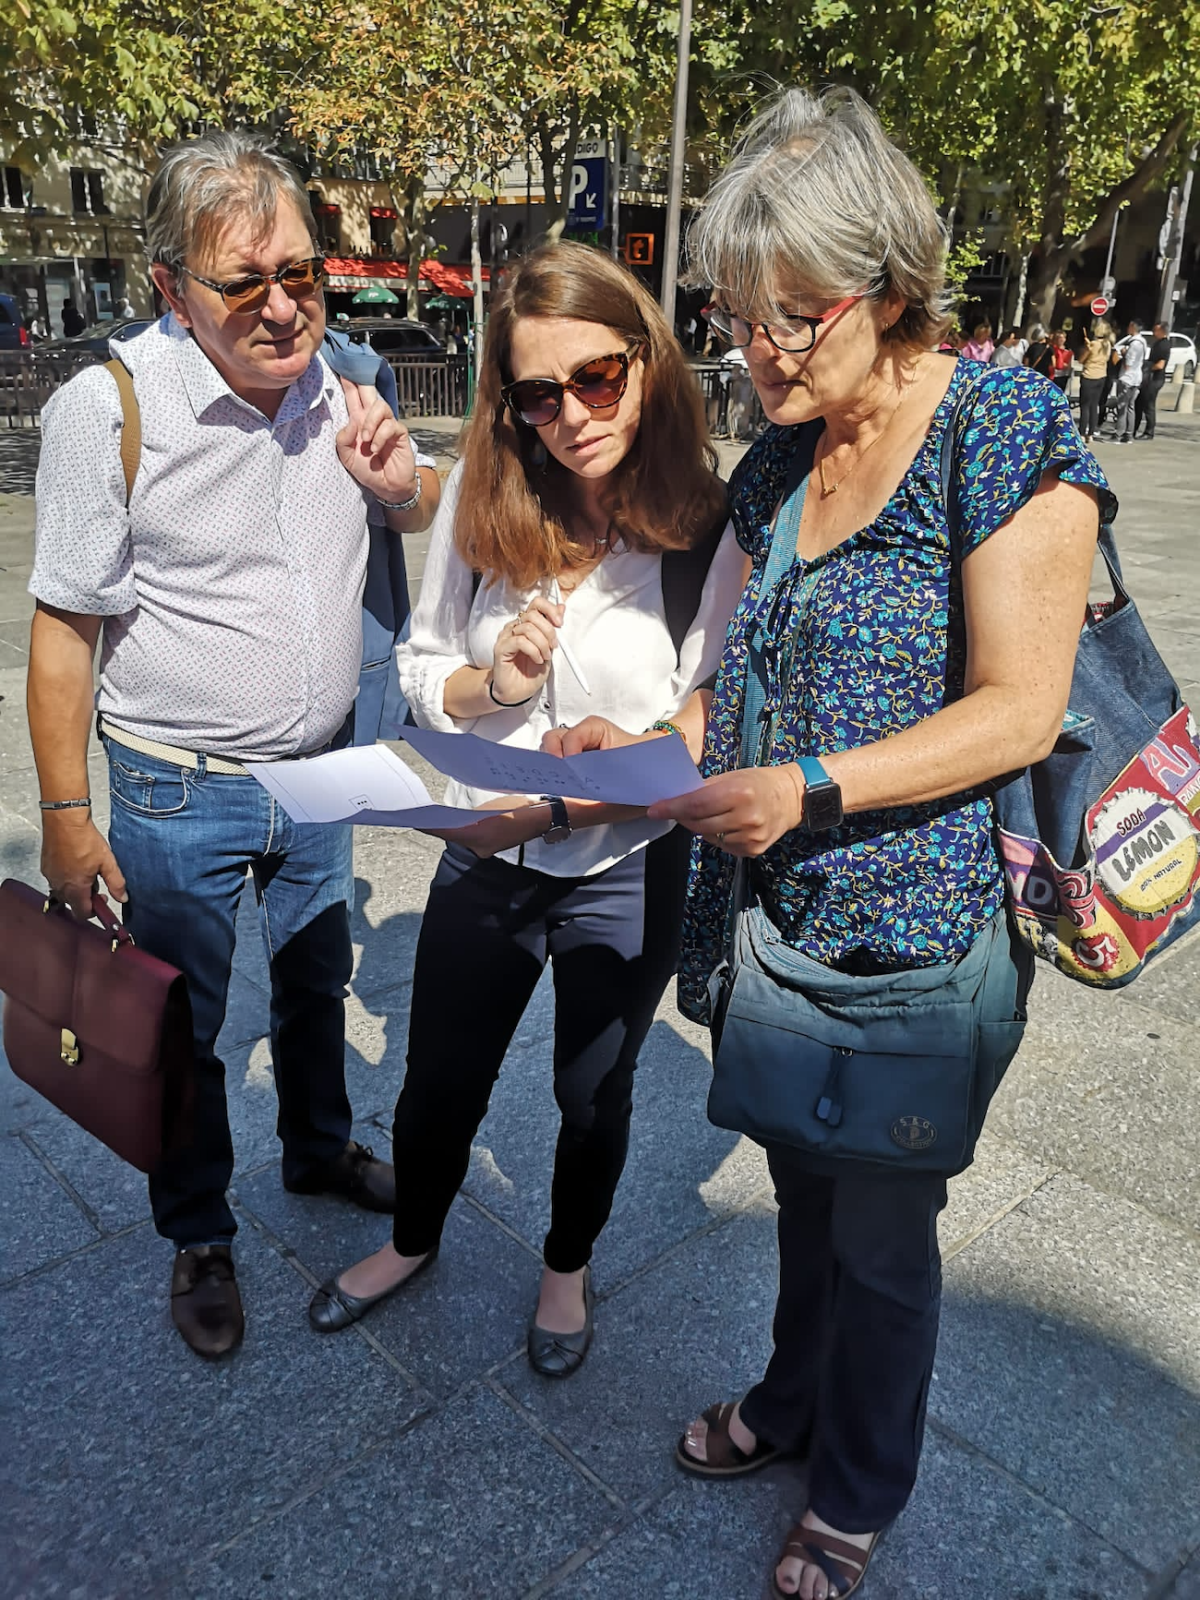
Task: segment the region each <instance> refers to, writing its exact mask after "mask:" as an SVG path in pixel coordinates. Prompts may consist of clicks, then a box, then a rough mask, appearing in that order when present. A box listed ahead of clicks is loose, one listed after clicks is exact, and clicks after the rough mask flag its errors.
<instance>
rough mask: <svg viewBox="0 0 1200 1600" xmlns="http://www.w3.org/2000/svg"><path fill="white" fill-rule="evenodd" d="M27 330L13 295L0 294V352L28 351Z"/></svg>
mask: <svg viewBox="0 0 1200 1600" xmlns="http://www.w3.org/2000/svg"><path fill="white" fill-rule="evenodd" d="M28 349H29V330H28V329H27V328H26V326H25V318H24V317H23V316H22V315H21V302H20V301H19V300H18V299H17V297H16V295H14V294H0V350H28Z"/></svg>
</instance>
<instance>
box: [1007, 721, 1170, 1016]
mask: <svg viewBox="0 0 1200 1600" xmlns="http://www.w3.org/2000/svg"><path fill="white" fill-rule="evenodd" d="M1198 819H1200V738H1198V736H1197V730H1196V724H1195V721H1194V719H1193V718H1192V715H1191V712H1190V711H1189V710H1188V708H1187V707H1186V706H1182V707H1181V708H1180V709H1179V710H1178V711H1177V712H1176V713H1175V715H1174V716H1173V717H1171V718H1170V719H1169V720H1168V721H1167V722H1165V723H1164V724H1163V726H1162V727H1161V728H1160V729H1159V731H1158V734H1157V735H1156V737H1155V738H1153V739H1151V741H1150V743H1149V744H1148V745H1146V746H1145V748H1144V749H1143V750H1142V751H1141V753H1140V754H1139V755H1138V756H1136V757H1135V758H1134V760H1133V761H1131V762H1130V763H1129V765H1128V766H1127V767H1126V768H1125V770H1124V772H1122V773H1121V775H1120V777H1119V778H1117V780H1116V781H1115V782H1114V783H1112V784H1110V785H1109V787H1108V788H1107V789H1106V790H1105V791H1104V793H1103V794H1102V795H1101V796H1100V798H1099V800H1097V801H1096V803H1095V804H1094V805H1092V806H1091V807H1090V808H1089V810H1088V813H1087V818H1086V822H1085V827H1084V834H1085V837H1084V840H1083V845H1084V856H1085V859H1084V860H1083V862H1082V863H1081V864H1080V865H1079V866H1075V867H1070V868H1064V867H1060V866H1059V864H1058V862H1057V861H1055V860H1054V858H1053V857H1052V856H1051V854H1050V852H1049V851H1048V850H1047V849H1046V848H1045V846H1044V845H1043V844H1041V843H1040V842H1039V841H1037V840H1033V839H1024V838H1020V837H1019V836H1017V835H1015V834H1010V833H1005V832H1004V830H1003V829H1001V830H1000V832H999V837H1000V848H1001V853H1002V855H1003V857H1004V866H1005V872H1006V873H1007V876H1008V884H1009V891H1010V895H1011V899H1012V904H1013V910H1014V911H1015V912H1016V915H1017V924H1018V927H1019V928H1020V930H1021V933H1022V934H1023V936H1024V937H1025V938H1026V939H1027V940H1028V942H1029V943H1030V944H1031V945H1032V946H1033V947H1034V948H1035V949H1037V950H1039V951H1041V952H1042V953H1043V954H1046V955H1049V956H1050V957H1051V959H1052V960H1053V961H1054V963H1055V965H1056V966H1058V967H1061V968H1062V970H1063V971H1064V972H1069V973H1070V974H1071V975H1072V976H1074V977H1086V978H1087V979H1089V980H1090V981H1091V982H1093V983H1097V984H1102V985H1112V984H1117V983H1122V982H1128V981H1129V979H1130V978H1132V977H1133V976H1134V975H1135V974H1136V972H1137V971H1138V969H1139V968H1140V967H1141V965H1142V963H1143V962H1144V961H1145V959H1146V957H1147V956H1148V955H1150V954H1151V953H1152V952H1153V951H1154V949H1155V947H1156V946H1157V944H1158V943H1159V941H1160V940H1161V939H1162V938H1163V936H1164V935H1165V934H1166V933H1167V932H1168V930H1169V929H1171V928H1172V927H1173V926H1174V925H1175V924H1176V923H1177V922H1178V920H1179V919H1180V918H1181V917H1184V918H1187V919H1188V920H1189V921H1190V920H1193V919H1194V918H1195V917H1197V916H1200V900H1198V898H1197V897H1198V895H1200V820H1198Z"/></svg>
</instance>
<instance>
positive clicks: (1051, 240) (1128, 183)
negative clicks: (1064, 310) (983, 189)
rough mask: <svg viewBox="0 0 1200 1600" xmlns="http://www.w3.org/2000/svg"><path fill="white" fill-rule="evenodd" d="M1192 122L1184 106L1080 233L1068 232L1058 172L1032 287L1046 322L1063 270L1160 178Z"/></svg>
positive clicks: (1044, 220)
mask: <svg viewBox="0 0 1200 1600" xmlns="http://www.w3.org/2000/svg"><path fill="white" fill-rule="evenodd" d="M1187 126H1188V117H1187V113H1186V112H1182V111H1181V112H1180V113H1179V115H1178V116H1177V117H1176V118H1175V119H1174V121H1173V122H1171V123H1170V124H1169V125H1168V127H1167V128H1165V129H1164V131H1163V133H1162V136H1161V137H1160V139H1159V141H1158V143H1157V144H1156V145H1155V146H1154V149H1153V150H1151V151H1149V153H1148V154H1147V155H1145V156H1144V157H1143V158H1142V160H1141V161H1139V162H1138V164H1137V166H1135V167H1134V169H1133V171H1132V172H1131V173H1130V174H1129V176H1128V177H1127V178H1123V179H1122V180H1121V182H1120V183H1118V184H1117V185H1116V187H1115V188H1113V189H1110V190H1109V192H1108V194H1107V195H1105V197H1104V198H1103V200H1101V201H1100V203H1099V205H1098V206H1097V207H1096V215H1095V219H1094V220H1093V222H1092V223H1091V225H1090V226H1089V227H1087V228H1085V229H1084V230H1083V232H1082V233H1080V234H1078V235H1077V236H1076V237H1075V238H1067V237H1065V234H1066V229H1065V227H1064V224H1063V216H1064V212H1065V199H1066V195H1065V191H1064V189H1063V186H1062V178H1061V175H1059V174H1056V175H1055V177H1054V178H1052V180H1051V183H1050V185H1049V187H1048V191H1047V196H1046V200H1045V203H1044V205H1043V208H1042V225H1041V227H1040V229H1039V230H1038V232H1039V237H1040V243H1041V252H1040V259H1039V261H1038V267H1037V271H1036V273H1035V274H1034V279H1033V283H1032V285H1031V287H1030V291H1029V298H1030V303H1031V304H1032V305H1033V306H1034V308H1035V310H1036V312H1037V314H1038V316H1039V317H1041V318H1042V320H1043V321H1045V322H1046V323H1047V325H1049V319H1050V318H1051V317H1052V316H1053V315H1054V303H1055V300H1056V299H1057V297H1058V286H1059V284H1060V283H1061V282H1062V277H1063V273H1064V272H1065V271H1066V270H1067V268H1068V267H1069V266H1070V265H1071V263H1072V262H1074V261H1077V260H1078V259H1079V257H1080V256H1081V255H1082V254H1083V252H1084V251H1085V250H1090V249H1091V248H1092V246H1093V245H1097V244H1102V243H1103V242H1104V240H1105V239H1106V238H1107V237H1108V231H1109V229H1110V228H1111V227H1112V221H1113V218H1114V217H1115V216H1116V214H1117V212H1118V211H1119V210H1120V208H1121V207H1122V206H1123V205H1125V204H1127V203H1129V202H1130V201H1133V200H1139V199H1140V198H1141V197H1142V195H1143V194H1145V192H1146V190H1147V189H1148V188H1149V187H1150V185H1151V184H1152V183H1153V182H1154V181H1155V179H1156V178H1158V177H1160V176H1161V175H1162V173H1163V172H1164V171H1165V170H1166V167H1167V164H1168V162H1169V161H1170V159H1171V157H1172V156H1173V155H1174V153H1175V147H1176V145H1177V144H1178V143H1179V141H1180V139H1181V138H1182V136H1183V133H1184V131H1185V129H1186V128H1187ZM1097 287H1098V286H1097Z"/></svg>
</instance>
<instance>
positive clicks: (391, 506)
mask: <svg viewBox="0 0 1200 1600" xmlns="http://www.w3.org/2000/svg"><path fill="white" fill-rule="evenodd" d="M420 498H421V469H420V467H418V468H417V487H416V488H415V489H414V490H413V492H412V493H411V494H410V495H409V497H408V499H407V500H380V499H379V496H378V495H376V496H375V499H376V500H377V501H378V502H379V504H380V505H381V506H382V507H383V509H384V510H385V511H412V510H413V509H414V507H415V506H416V505H417V504H418V502H419V501H420Z"/></svg>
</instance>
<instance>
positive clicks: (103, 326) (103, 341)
mask: <svg viewBox="0 0 1200 1600" xmlns="http://www.w3.org/2000/svg"><path fill="white" fill-rule="evenodd" d="M155 321H156V319H155V318H154V317H114V318H113V319H112V320H111V321H109V322H93V323H92V324H91V326H90V327H87V328H84V330H83V332H82V333H76V334H72V336H71V337H70V338H69V339H51V340H49V342H48V343H46V344H43V345H39V346H38V355H40V356H78V357H79V358H80V359H81V360H83V359H86V358H88V357H90V358H91V359H92V360H93V361H107V360H108V359H109V357H110V356H111V354H112V351H111V350H110V349H109V348H108V346H109V341H110V340H113V339H115V340H116V342H117V343H118V344H124V343H125V341H126V339H133V338H136V337H137V335H138V334H139V333H144V332H145V330H146V329H147V328H152V327H153V326H154V323H155Z"/></svg>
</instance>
